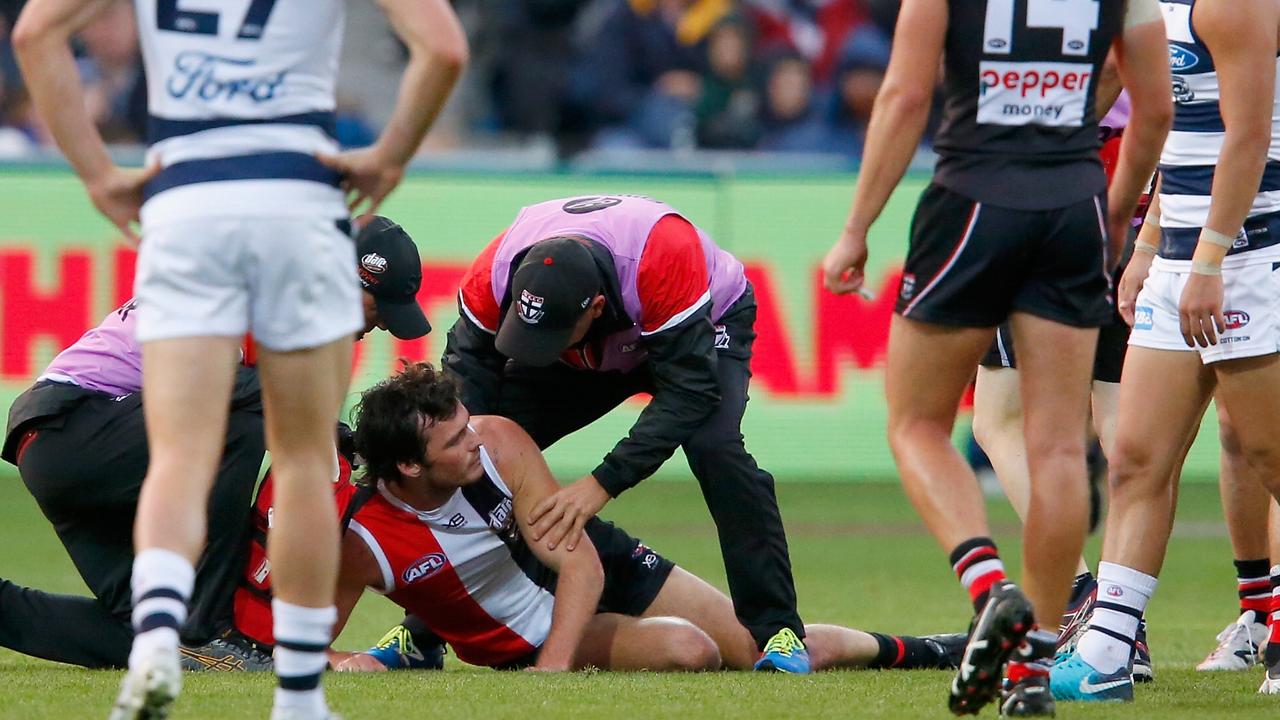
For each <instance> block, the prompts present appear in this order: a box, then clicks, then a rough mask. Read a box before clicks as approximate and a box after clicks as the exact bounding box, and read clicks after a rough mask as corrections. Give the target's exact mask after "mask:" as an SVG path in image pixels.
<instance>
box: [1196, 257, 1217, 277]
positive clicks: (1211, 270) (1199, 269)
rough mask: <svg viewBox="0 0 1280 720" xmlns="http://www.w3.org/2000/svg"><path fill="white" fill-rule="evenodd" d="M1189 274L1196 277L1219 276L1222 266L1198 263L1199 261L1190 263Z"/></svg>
mask: <svg viewBox="0 0 1280 720" xmlns="http://www.w3.org/2000/svg"><path fill="white" fill-rule="evenodd" d="M1191 272H1193V273H1195V274H1197V275H1221V274H1222V266H1221V265H1214V264H1213V263H1207V262H1200V261H1199V260H1192V261H1191Z"/></svg>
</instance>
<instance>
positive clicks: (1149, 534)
mask: <svg viewBox="0 0 1280 720" xmlns="http://www.w3.org/2000/svg"><path fill="white" fill-rule="evenodd" d="M1213 388H1214V378H1213V374H1212V372H1211V371H1208V370H1206V369H1205V368H1204V366H1203V365H1202V364H1201V362H1200V355H1199V354H1198V353H1195V352H1182V351H1169V350H1153V349H1150V348H1145V347H1140V346H1130V347H1129V352H1128V355H1127V356H1126V358H1125V365H1124V375H1123V378H1122V380H1121V383H1120V403H1119V411H1118V414H1117V433H1116V441H1115V447H1114V449H1113V451H1112V457H1111V458H1110V465H1111V473H1110V486H1111V505H1110V511H1109V513H1108V516H1107V527H1106V537H1105V539H1104V541H1103V549H1102V562H1101V563H1099V566H1098V586H1099V592H1098V603H1097V604H1096V606H1095V608H1094V612H1093V617H1092V618H1091V620H1090V621H1089V629H1088V630H1086V631H1085V633H1084V635H1083V636H1082V637H1081V639H1080V642H1079V644H1078V645H1077V649H1076V653H1075V655H1073V656H1072V657H1071V658H1070V659H1068V660H1067V661H1066V662H1065V663H1062V664H1060V665H1058V666H1056V667H1055V669H1054V673H1053V691H1054V694H1055V695H1056V696H1060V697H1079V696H1080V695H1081V693H1082V692H1083V691H1082V690H1081V689H1080V688H1079V687H1075V686H1074V685H1072V683H1075V682H1077V681H1078V679H1079V677H1082V676H1083V677H1086V678H1094V679H1093V680H1090V682H1096V683H1097V687H1096V688H1093V689H1091V690H1090V692H1095V691H1096V692H1098V693H1101V692H1103V690H1104V689H1106V690H1107V691H1108V692H1113V695H1114V697H1116V698H1117V699H1125V698H1132V696H1133V685H1132V679H1131V677H1130V675H1129V670H1128V665H1129V660H1130V657H1131V654H1132V647H1133V642H1134V639H1135V638H1136V636H1137V631H1138V626H1139V618H1140V617H1141V616H1142V614H1143V613H1144V612H1145V611H1146V606H1147V601H1148V600H1150V598H1151V595H1152V594H1153V593H1154V592H1155V587H1156V576H1157V575H1158V574H1159V572H1160V566H1161V564H1162V563H1163V561H1164V554H1165V549H1166V546H1167V544H1168V540H1169V532H1170V528H1171V527H1172V521H1173V509H1174V507H1173V497H1174V496H1173V493H1172V492H1171V487H1170V486H1171V483H1173V482H1174V481H1175V475H1174V471H1175V469H1176V467H1177V465H1178V462H1179V460H1180V459H1181V458H1182V456H1183V453H1184V451H1185V449H1186V447H1187V443H1188V438H1190V437H1192V436H1193V433H1194V432H1195V430H1196V427H1197V426H1198V423H1199V421H1200V417H1201V416H1202V415H1203V414H1204V410H1205V407H1206V406H1207V404H1208V402H1209V399H1210V397H1211V396H1212V393H1213ZM1060 683H1063V684H1062V685H1061V686H1060V685H1059V684H1060ZM1111 686H1115V687H1114V691H1111V689H1110V688H1111Z"/></svg>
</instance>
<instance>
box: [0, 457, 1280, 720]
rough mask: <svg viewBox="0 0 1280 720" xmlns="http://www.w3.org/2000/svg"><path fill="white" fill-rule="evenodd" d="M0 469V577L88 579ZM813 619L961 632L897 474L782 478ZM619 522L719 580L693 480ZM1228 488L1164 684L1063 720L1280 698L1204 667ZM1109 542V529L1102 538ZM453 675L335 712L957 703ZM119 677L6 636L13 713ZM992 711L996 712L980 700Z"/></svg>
mask: <svg viewBox="0 0 1280 720" xmlns="http://www.w3.org/2000/svg"><path fill="white" fill-rule="evenodd" d="M7 470H8V469H7V468H6V469H5V470H3V471H0V576H3V577H4V578H6V579H9V580H12V581H15V582H19V583H22V584H27V585H34V586H37V587H41V588H44V589H48V590H54V591H59V592H82V591H83V586H82V585H81V583H80V581H79V579H78V577H77V576H76V575H75V572H74V570H73V569H72V567H71V564H70V562H69V561H68V560H67V559H66V557H65V555H64V554H63V553H62V550H61V547H60V546H59V545H58V544H57V540H56V539H55V538H54V535H53V532H52V530H51V529H50V528H49V527H48V525H47V524H45V523H44V521H43V519H42V518H41V517H40V516H39V513H38V511H37V510H36V508H35V505H34V503H33V502H32V501H31V499H30V497H29V496H28V495H27V494H26V492H25V491H24V489H23V488H22V485H21V482H20V481H19V480H18V478H17V477H16V475H13V474H12V473H10V472H8V471H7ZM778 494H779V498H780V502H781V506H782V509H783V515H784V518H785V520H786V522H787V528H788V534H789V538H790V541H791V553H792V562H793V565H794V568H795V575H796V580H797V585H798V591H799V596H800V609H801V612H802V615H803V616H804V617H805V618H806V619H808V620H810V621H822V622H837V623H843V624H849V625H853V626H855V627H861V628H864V629H873V630H883V631H892V632H910V633H930V632H943V631H959V630H962V629H963V628H964V626H965V624H966V622H967V620H968V618H967V616H966V606H967V601H966V599H965V597H964V593H963V592H962V591H961V590H960V588H959V586H958V585H957V584H956V582H955V579H954V578H953V577H952V576H951V573H950V568H949V567H948V566H947V563H946V559H945V556H944V555H943V553H942V551H941V550H939V549H938V548H936V547H935V546H934V544H933V542H932V540H930V539H929V538H928V537H926V536H925V534H924V531H923V529H922V528H921V527H920V525H919V523H918V522H917V521H916V520H915V517H914V514H913V513H912V511H911V509H910V507H909V506H907V504H906V501H905V499H904V498H903V496H902V494H901V492H900V491H899V489H898V487H897V485H896V484H871V485H850V484H840V483H834V482H829V483H822V482H794V483H781V484H780V485H779V488H778ZM605 514H606V516H608V517H609V518H610V519H614V520H616V521H618V522H619V523H620V524H622V525H623V526H624V527H626V528H627V529H628V530H629V531H631V532H632V533H634V534H636V535H638V536H640V537H641V538H643V539H644V540H646V541H647V542H648V543H649V544H650V545H651V546H652V547H654V548H655V549H657V550H658V551H660V552H663V553H665V554H667V555H668V556H669V557H671V558H672V559H673V560H675V561H676V562H678V563H680V564H681V565H683V566H685V567H686V568H688V569H690V570H692V571H694V572H696V573H698V574H700V575H702V576H703V577H706V578H707V579H709V580H711V581H712V582H714V583H715V584H717V585H719V586H720V587H724V574H723V570H722V569H721V566H720V560H719V551H718V549H717V547H716V542H715V534H714V531H713V529H712V526H711V523H710V520H709V519H708V517H707V513H706V510H705V509H704V507H703V505H702V501H701V498H700V497H699V495H698V492H697V488H696V485H695V484H694V483H693V482H692V481H688V482H663V481H653V482H650V483H646V484H642V485H641V486H640V487H639V488H637V489H635V490H633V491H632V492H631V493H629V494H628V495H627V496H625V497H624V498H623V499H622V500H621V501H619V502H617V503H615V505H614V506H612V507H609V508H606V513H605ZM992 516H993V522H994V524H995V534H996V539H997V541H998V542H1001V543H1003V545H1004V547H1003V554H1004V555H1005V557H1006V562H1008V563H1009V564H1010V565H1011V566H1016V564H1017V552H1016V550H1017V547H1016V542H1015V539H1016V526H1015V524H1014V523H1013V522H1012V517H1011V515H1010V513H1009V512H1008V511H1007V510H1006V509H1005V508H1003V507H1001V506H999V505H993V506H992ZM1220 517H1221V516H1220V510H1219V506H1218V501H1217V496H1216V489H1215V488H1214V487H1213V486H1211V485H1207V484H1195V485H1189V486H1187V487H1186V488H1185V489H1184V492H1183V495H1182V504H1181V509H1180V513H1179V526H1178V530H1177V532H1176V534H1175V538H1174V541H1173V544H1172V546H1171V549H1170V556H1169V561H1168V563H1167V565H1166V567H1165V572H1164V575H1163V578H1162V582H1161V587H1160V590H1159V591H1158V593H1157V595H1156V598H1155V600H1154V601H1153V604H1152V608H1151V611H1150V615H1149V619H1150V640H1151V647H1152V651H1153V653H1154V655H1155V661H1156V673H1157V680H1156V683H1155V684H1154V685H1151V686H1145V687H1140V688H1139V690H1138V693H1139V697H1138V701H1137V702H1136V703H1134V704H1133V705H1130V706H1124V707H1118V706H1087V707H1086V706H1075V705H1072V706H1059V712H1058V717H1060V718H1093V717H1108V718H1112V717H1114V718H1147V717H1161V718H1212V717H1227V716H1240V715H1242V714H1243V713H1248V712H1274V707H1275V706H1276V704H1277V703H1280V698H1265V697H1260V696H1257V695H1255V694H1254V691H1255V690H1256V689H1257V685H1258V683H1259V681H1260V674H1261V671H1260V670H1254V671H1249V672H1245V673H1224V674H1216V675H1205V674H1198V673H1195V672H1193V671H1192V670H1191V668H1192V666H1193V665H1194V664H1195V663H1196V662H1197V661H1199V660H1200V659H1201V658H1202V657H1203V656H1204V654H1205V653H1206V652H1207V651H1208V650H1209V649H1210V647H1211V646H1212V644H1213V637H1214V634H1215V633H1217V632H1218V631H1219V630H1221V628H1222V626H1223V625H1225V624H1226V623H1227V622H1228V621H1229V620H1231V619H1232V618H1234V616H1235V612H1234V611H1233V609H1234V607H1235V602H1236V598H1235V585H1234V576H1233V574H1232V566H1231V557H1230V550H1229V546H1228V543H1227V540H1226V535H1225V532H1224V530H1223V528H1222V523H1221V519H1220ZM1094 552H1096V543H1095V547H1094ZM398 618H399V613H398V611H397V610H396V609H395V608H394V607H393V606H391V604H390V603H389V602H387V601H386V600H384V599H382V598H380V597H376V596H372V595H370V596H366V598H365V600H364V601H363V602H362V603H361V605H360V607H359V608H358V609H357V611H356V615H355V617H354V618H353V620H352V622H351V625H350V626H349V627H348V629H347V631H346V632H345V633H344V634H343V635H342V637H341V638H340V639H339V641H338V643H337V646H338V647H341V648H344V649H351V648H362V647H366V646H367V645H368V644H369V643H371V642H372V641H374V640H376V639H377V638H378V637H379V636H380V635H381V633H382V631H383V630H385V628H386V627H388V626H390V625H391V624H392V623H394V622H395V621H396V620H397V619H398ZM446 668H447V669H446V670H445V671H444V672H442V673H394V674H379V675H360V676H356V675H342V676H338V675H334V674H330V675H329V676H328V677H327V678H326V680H325V683H326V687H327V688H328V692H329V695H330V698H331V701H332V705H333V706H334V708H335V709H336V710H337V711H339V712H340V713H342V714H343V715H344V716H345V717H346V718H348V720H358V719H359V718H388V717H394V718H412V717H432V718H447V719H448V720H463V719H465V718H484V719H485V720H501V719H502V718H518V719H519V720H530V719H531V718H566V717H577V718H628V719H630V718H680V719H681V720H689V719H690V718H716V717H744V716H750V715H749V714H751V715H754V714H759V715H760V716H762V717H797V718H815V717H831V718H900V717H901V718H907V717H910V718H917V717H937V718H942V717H949V715H948V713H947V712H946V708H945V703H944V695H945V692H946V686H947V682H948V681H949V677H950V676H949V674H947V673H942V672H913V673H902V672H838V673H824V674H819V675H814V676H809V677H803V678H800V677H783V676H756V675H752V674H748V673H716V674H706V675H683V676H677V675H658V674H650V673H627V674H621V673H578V674H572V675H565V676H541V675H534V674H529V673H496V672H492V671H489V670H478V669H475V668H470V667H467V666H464V665H462V664H461V663H459V662H457V661H456V660H455V659H454V658H453V657H452V656H450V657H449V659H448V660H447V665H446ZM119 677H120V674H119V673H116V672H90V671H84V670H80V669H76V668H67V667H61V666H57V665H54V664H51V663H46V662H42V661H38V660H32V659H27V658H23V657H20V656H18V655H15V654H13V653H10V652H8V651H5V650H0V718H3V719H5V720H8V719H10V718H12V719H15V720H16V719H19V718H21V719H27V718H41V719H43V718H95V717H105V714H106V711H107V709H108V707H109V705H110V703H111V700H112V699H113V697H114V694H115V691H116V685H117V683H118V680H119ZM271 686H272V678H271V677H270V676H268V675H256V676H250V675H214V674H203V675H187V676H186V689H185V691H184V695H183V697H182V699H181V701H180V704H179V707H178V710H177V711H176V712H175V715H174V717H175V718H178V719H181V718H193V719H194V718H201V719H206V718H207V719H209V720H215V719H221V718H227V719H234V720H244V719H245V718H256V717H266V714H267V708H268V703H269V698H270V688H271ZM984 716H985V717H994V716H995V712H994V708H990V709H988V710H986V711H985V712H984Z"/></svg>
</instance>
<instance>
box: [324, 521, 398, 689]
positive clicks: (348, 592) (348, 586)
mask: <svg viewBox="0 0 1280 720" xmlns="http://www.w3.org/2000/svg"><path fill="white" fill-rule="evenodd" d="M385 582H386V579H385V578H383V577H382V570H381V569H380V568H379V567H378V561H377V559H376V558H374V556H373V552H372V551H371V550H370V549H369V546H368V545H367V544H365V541H364V540H363V539H361V538H360V536H359V535H357V534H356V533H355V532H353V531H351V530H350V529H347V531H346V532H344V533H343V534H342V555H341V557H340V559H339V566H338V587H337V592H336V593H335V594H334V605H335V606H336V607H337V609H338V621H337V622H336V623H334V625H333V637H334V638H335V639H336V638H337V637H338V635H340V634H342V629H343V628H344V627H346V626H347V621H348V620H350V619H351V612H352V611H353V610H355V607H356V603H358V602H359V601H360V597H361V596H362V595H363V594H364V589H365V588H366V587H373V588H380V589H383V590H385V589H386V588H385V587H384V583H385ZM329 664H330V665H332V666H333V668H334V669H335V670H343V671H381V670H386V669H387V668H386V666H385V665H383V664H382V663H380V662H378V660H377V659H376V658H374V657H373V656H371V655H369V654H368V653H364V652H341V651H334V650H330V651H329Z"/></svg>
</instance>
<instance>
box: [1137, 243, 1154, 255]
mask: <svg viewBox="0 0 1280 720" xmlns="http://www.w3.org/2000/svg"><path fill="white" fill-rule="evenodd" d="M1133 252H1134V253H1135V254H1136V253H1147V254H1148V255H1156V254H1158V253H1159V252H1160V247H1159V246H1158V245H1152V244H1151V243H1147V242H1135V243H1134V244H1133Z"/></svg>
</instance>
